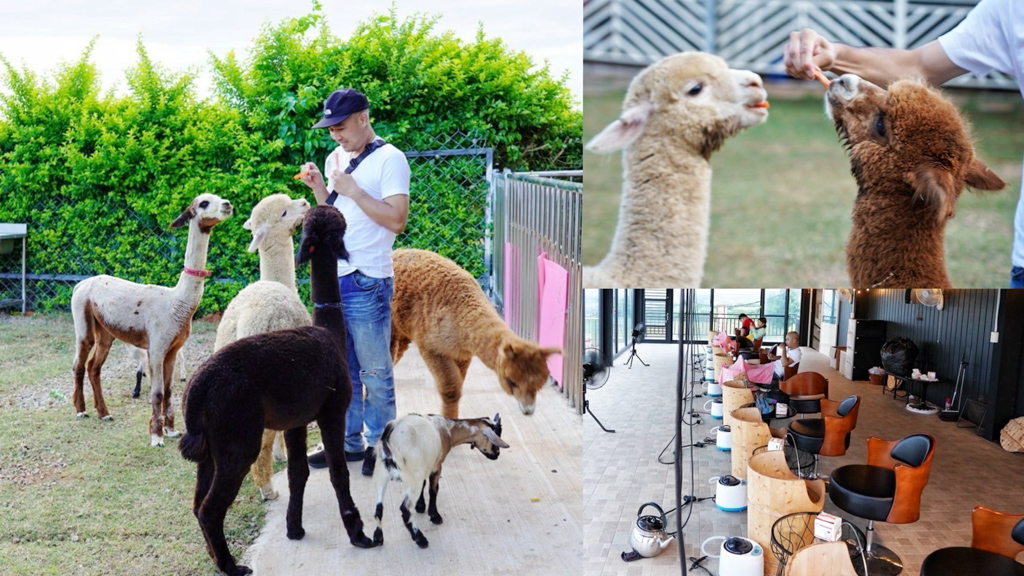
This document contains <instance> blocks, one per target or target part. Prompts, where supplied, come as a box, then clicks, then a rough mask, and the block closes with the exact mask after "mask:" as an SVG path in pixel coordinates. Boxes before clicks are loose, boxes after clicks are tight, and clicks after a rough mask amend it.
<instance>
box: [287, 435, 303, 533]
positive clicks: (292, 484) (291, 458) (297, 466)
mask: <svg viewBox="0 0 1024 576" xmlns="http://www.w3.org/2000/svg"><path fill="white" fill-rule="evenodd" d="M284 441H285V444H286V445H287V446H288V492H289V495H288V513H287V515H286V517H285V523H286V525H287V528H288V532H287V534H288V539H289V540H301V539H302V537H303V536H305V535H306V531H305V530H304V529H303V528H302V499H303V496H304V495H305V493H306V480H307V479H308V478H309V461H308V460H307V459H306V427H305V426H299V427H298V428H292V429H291V430H288V431H286V432H285V433H284Z"/></svg>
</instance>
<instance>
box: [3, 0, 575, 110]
mask: <svg viewBox="0 0 1024 576" xmlns="http://www.w3.org/2000/svg"><path fill="white" fill-rule="evenodd" d="M322 5H323V9H324V13H325V14H326V15H327V20H328V22H329V24H330V27H331V31H332V32H333V33H334V34H335V35H336V36H339V37H341V38H348V37H349V36H350V35H351V33H352V31H353V30H354V29H355V26H356V24H357V23H359V22H363V21H365V20H366V19H367V18H369V17H370V16H371V15H372V14H374V13H383V12H387V11H388V10H389V8H390V6H391V4H390V3H388V2H386V1H383V0H322ZM395 7H396V9H397V10H398V15H399V17H400V18H404V17H406V16H409V15H411V14H413V13H416V12H423V13H427V14H432V15H439V16H440V20H439V21H438V23H437V25H436V27H435V29H434V30H435V32H441V31H446V30H451V31H453V32H454V33H455V34H456V35H457V36H458V37H460V38H462V39H464V40H472V39H473V38H474V37H475V35H476V31H477V28H478V26H479V25H480V24H481V23H482V24H483V30H484V34H485V36H487V37H488V38H495V37H497V38H501V39H502V40H503V41H504V42H505V44H506V45H507V46H508V47H510V48H512V49H514V50H520V51H524V52H526V53H527V54H529V55H530V57H531V58H532V59H533V61H534V63H535V64H537V65H542V64H543V63H544V61H545V59H546V60H547V61H548V62H549V63H550V65H551V70H552V75H553V76H554V77H555V78H560V77H561V74H562V72H563V71H566V70H568V71H569V73H570V77H569V87H570V89H571V90H572V93H573V95H574V97H575V99H576V101H577V103H579V101H580V100H581V98H582V94H583V2H582V1H581V0H517V1H512V0H396V1H395ZM311 8H312V0H244V1H243V0H21V1H18V0H0V53H2V54H3V56H4V57H5V58H7V59H8V60H9V61H10V62H12V63H13V64H14V65H15V66H16V67H18V68H20V67H21V66H22V64H24V65H27V66H28V67H29V68H30V69H32V70H34V71H36V72H39V73H45V74H48V75H49V74H51V73H52V72H53V70H54V68H55V66H56V65H57V64H58V63H59V62H61V61H65V62H71V61H75V60H77V59H78V58H79V57H81V55H82V51H83V49H84V48H85V46H86V45H87V44H88V42H89V40H90V39H91V38H93V37H94V36H98V37H99V39H98V41H97V43H96V47H95V48H94V50H93V54H92V62H93V63H94V64H96V66H97V67H98V68H99V71H100V74H101V81H102V83H103V87H104V88H110V87H113V86H118V87H120V88H124V86H125V84H126V82H125V80H124V70H125V69H126V68H128V67H130V66H133V65H134V64H135V63H136V54H135V43H136V39H137V37H138V36H139V34H141V35H142V40H143V43H144V45H145V46H146V50H147V51H148V53H149V56H150V58H151V59H153V60H154V61H156V62H157V63H159V64H160V65H162V66H164V67H167V68H170V69H172V70H186V69H193V70H197V71H198V72H199V79H198V81H197V83H196V86H197V88H198V89H199V92H200V95H202V96H206V95H208V93H209V88H210V64H209V60H210V59H209V55H208V54H209V52H213V53H214V54H216V55H217V56H218V57H223V56H224V55H225V54H227V52H228V51H229V50H232V49H233V50H235V54H236V55H237V56H238V57H239V58H244V57H245V56H246V55H247V53H248V49H249V48H250V47H251V43H252V40H253V39H254V38H255V37H256V35H257V34H258V33H259V30H260V27H261V26H262V25H263V24H264V23H265V22H278V21H280V20H281V19H282V18H285V17H291V16H301V15H303V14H306V13H308V12H309V11H310V10H311Z"/></svg>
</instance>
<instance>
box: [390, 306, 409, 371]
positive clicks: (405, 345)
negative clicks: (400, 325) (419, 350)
mask: <svg viewBox="0 0 1024 576" xmlns="http://www.w3.org/2000/svg"><path fill="white" fill-rule="evenodd" d="M393 312H394V311H392V313H393ZM409 342H410V340H409V339H408V338H406V337H405V336H402V335H401V334H395V326H394V324H392V325H391V364H392V365H394V364H398V361H399V360H401V359H402V355H403V354H405V351H406V350H408V349H409Z"/></svg>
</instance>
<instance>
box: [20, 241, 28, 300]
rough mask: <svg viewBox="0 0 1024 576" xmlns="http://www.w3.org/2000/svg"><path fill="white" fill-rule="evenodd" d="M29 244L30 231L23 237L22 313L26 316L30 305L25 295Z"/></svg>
mask: <svg viewBox="0 0 1024 576" xmlns="http://www.w3.org/2000/svg"><path fill="white" fill-rule="evenodd" d="M27 246H28V232H27V231H26V233H25V235H24V236H22V237H21V315H22V316H24V315H25V312H26V310H27V306H28V299H27V298H26V297H25V277H26V275H25V251H26V247H27Z"/></svg>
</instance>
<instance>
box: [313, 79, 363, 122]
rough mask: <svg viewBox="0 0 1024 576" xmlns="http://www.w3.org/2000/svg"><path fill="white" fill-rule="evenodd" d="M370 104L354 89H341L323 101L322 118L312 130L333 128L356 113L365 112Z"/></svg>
mask: <svg viewBox="0 0 1024 576" xmlns="http://www.w3.org/2000/svg"><path fill="white" fill-rule="evenodd" d="M369 107H370V103H369V102H368V101H367V100H366V96H363V93H362V92H360V91H359V90H356V89H354V88H343V89H341V90H335V91H334V92H331V95H330V96H328V97H327V99H326V100H324V117H323V119H321V120H320V121H319V122H317V123H316V124H314V125H313V128H326V127H328V126H334V125H335V124H338V123H340V122H342V121H344V120H345V118H348V117H349V116H351V115H352V114H355V113H356V112H360V111H363V110H366V109H367V108H369Z"/></svg>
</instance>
